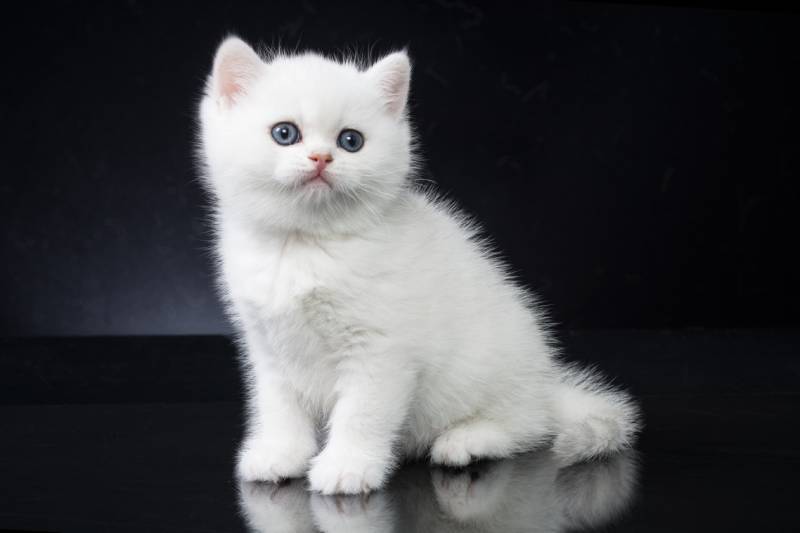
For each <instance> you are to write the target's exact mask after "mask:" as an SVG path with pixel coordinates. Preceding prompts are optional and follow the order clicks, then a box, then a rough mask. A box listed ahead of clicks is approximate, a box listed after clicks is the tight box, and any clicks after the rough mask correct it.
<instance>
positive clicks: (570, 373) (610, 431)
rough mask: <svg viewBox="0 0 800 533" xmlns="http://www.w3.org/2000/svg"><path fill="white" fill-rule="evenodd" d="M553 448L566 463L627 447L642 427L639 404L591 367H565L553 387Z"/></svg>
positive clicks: (631, 443) (611, 452)
mask: <svg viewBox="0 0 800 533" xmlns="http://www.w3.org/2000/svg"><path fill="white" fill-rule="evenodd" d="M554 403H555V413H556V422H557V424H558V433H557V435H556V438H555V440H554V441H553V451H554V452H555V453H556V455H558V456H559V457H561V458H562V459H563V460H565V461H567V462H576V461H582V460H585V459H589V458H592V457H599V456H605V455H610V454H613V453H615V452H619V451H622V450H625V449H627V448H630V447H631V446H632V445H633V443H634V441H635V440H636V435H637V433H638V432H639V429H640V428H641V419H640V414H639V407H638V406H637V405H636V404H635V403H634V401H633V399H632V398H631V396H630V395H629V394H628V393H626V392H624V391H621V390H618V389H615V388H614V387H612V386H610V385H609V384H608V383H607V382H605V381H604V380H603V378H602V377H601V376H599V375H598V374H597V373H595V372H593V371H591V370H582V369H577V368H574V367H571V368H565V369H564V372H563V374H562V378H561V383H559V385H558V386H557V388H556V394H555V401H554Z"/></svg>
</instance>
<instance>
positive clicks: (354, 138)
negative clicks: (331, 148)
mask: <svg viewBox="0 0 800 533" xmlns="http://www.w3.org/2000/svg"><path fill="white" fill-rule="evenodd" d="M336 142H337V143H338V144H339V147H341V148H344V149H345V150H347V151H348V152H358V151H359V150H361V147H362V146H364V136H363V135H361V133H359V132H357V131H356V130H342V133H340V134H339V139H338V140H337V141H336Z"/></svg>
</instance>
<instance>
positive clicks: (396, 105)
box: [367, 50, 411, 117]
mask: <svg viewBox="0 0 800 533" xmlns="http://www.w3.org/2000/svg"><path fill="white" fill-rule="evenodd" d="M367 75H368V76H369V77H370V78H371V79H373V80H374V81H375V83H377V84H378V87H379V88H380V90H381V93H382V95H383V99H384V105H385V107H386V110H387V111H388V112H389V113H391V114H392V115H393V116H395V117H400V116H401V115H402V114H403V111H404V110H405V108H406V103H407V101H408V88H409V84H410V83H411V61H410V60H409V58H408V54H407V53H406V52H405V50H403V51H402V52H394V53H391V54H389V55H388V56H386V57H384V58H383V59H381V60H380V61H378V62H377V63H375V64H374V65H373V66H372V67H371V68H370V69H369V70H367Z"/></svg>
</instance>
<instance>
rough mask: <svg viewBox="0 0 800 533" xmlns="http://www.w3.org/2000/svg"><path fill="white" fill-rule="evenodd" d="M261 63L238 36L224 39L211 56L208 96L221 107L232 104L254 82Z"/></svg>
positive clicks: (260, 68)
mask: <svg viewBox="0 0 800 533" xmlns="http://www.w3.org/2000/svg"><path fill="white" fill-rule="evenodd" d="M263 69H264V62H263V61H262V60H261V58H260V57H259V56H258V54H257V53H256V52H255V51H254V50H253V49H252V48H250V45H248V44H247V43H246V42H244V41H243V40H241V39H239V38H238V37H228V38H227V39H225V40H224V41H223V42H222V44H221V45H219V48H218V49H217V54H216V56H215V57H214V67H213V70H212V71H211V77H210V78H209V84H208V85H209V86H208V90H209V94H210V95H211V96H213V97H214V98H215V99H216V100H217V102H219V103H220V104H221V105H232V104H233V103H235V102H236V100H237V99H238V98H239V97H240V96H242V95H243V94H245V93H246V92H247V89H248V87H249V86H250V85H251V84H252V83H253V82H254V81H255V80H256V79H258V76H259V75H260V74H261V73H262V71H263Z"/></svg>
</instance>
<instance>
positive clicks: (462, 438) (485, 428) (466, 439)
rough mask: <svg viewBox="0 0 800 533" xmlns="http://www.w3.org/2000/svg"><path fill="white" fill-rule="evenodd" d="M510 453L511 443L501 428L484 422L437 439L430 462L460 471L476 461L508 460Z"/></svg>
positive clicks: (475, 422)
mask: <svg viewBox="0 0 800 533" xmlns="http://www.w3.org/2000/svg"><path fill="white" fill-rule="evenodd" d="M513 451H514V447H513V442H512V441H511V439H510V438H509V437H508V435H507V433H506V432H504V431H503V430H502V428H501V427H499V426H497V425H495V424H494V423H492V422H490V421H487V420H476V421H473V422H469V423H465V424H461V425H458V426H455V427H453V428H451V429H448V430H447V431H445V432H444V433H442V434H441V435H439V437H438V438H437V439H436V440H435V441H434V442H433V446H432V447H431V462H433V463H435V464H440V465H447V466H456V467H460V466H466V465H468V464H469V463H471V462H472V461H474V460H476V459H497V458H501V457H508V456H509V455H511V454H512V453H513Z"/></svg>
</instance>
